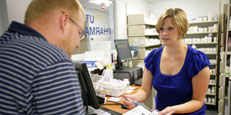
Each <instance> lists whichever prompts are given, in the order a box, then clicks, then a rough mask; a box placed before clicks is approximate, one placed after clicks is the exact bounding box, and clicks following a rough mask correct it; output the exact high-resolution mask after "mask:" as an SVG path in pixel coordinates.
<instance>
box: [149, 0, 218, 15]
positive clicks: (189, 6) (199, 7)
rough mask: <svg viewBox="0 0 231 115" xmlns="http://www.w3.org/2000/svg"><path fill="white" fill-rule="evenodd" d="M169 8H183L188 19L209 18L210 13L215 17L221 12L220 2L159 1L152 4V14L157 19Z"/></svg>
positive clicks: (193, 0) (197, 0)
mask: <svg viewBox="0 0 231 115" xmlns="http://www.w3.org/2000/svg"><path fill="white" fill-rule="evenodd" d="M167 8H182V9H183V10H184V11H185V12H186V14H187V17H188V19H191V18H192V17H199V16H208V13H209V12H211V13H212V16H215V15H217V14H218V11H219V0H159V1H154V2H150V12H151V14H154V15H155V17H157V18H159V16H160V14H161V13H162V12H163V11H164V10H166V9H167Z"/></svg>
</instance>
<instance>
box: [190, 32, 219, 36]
mask: <svg viewBox="0 0 231 115" xmlns="http://www.w3.org/2000/svg"><path fill="white" fill-rule="evenodd" d="M213 33H218V32H217V31H215V32H190V33H187V34H186V35H193V34H213Z"/></svg>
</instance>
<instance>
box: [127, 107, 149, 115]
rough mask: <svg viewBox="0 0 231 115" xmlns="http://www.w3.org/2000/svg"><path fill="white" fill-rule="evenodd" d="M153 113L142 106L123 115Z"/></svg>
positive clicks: (147, 114) (146, 114)
mask: <svg viewBox="0 0 231 115" xmlns="http://www.w3.org/2000/svg"><path fill="white" fill-rule="evenodd" d="M149 114H151V112H150V111H149V110H147V109H146V108H144V107H143V106H142V105H139V106H137V107H135V108H134V109H132V110H130V111H128V112H126V113H125V114H123V115H149Z"/></svg>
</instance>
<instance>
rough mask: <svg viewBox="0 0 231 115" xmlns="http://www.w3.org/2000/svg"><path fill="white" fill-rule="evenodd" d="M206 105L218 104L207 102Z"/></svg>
mask: <svg viewBox="0 0 231 115" xmlns="http://www.w3.org/2000/svg"><path fill="white" fill-rule="evenodd" d="M205 104H206V105H216V104H215V103H205Z"/></svg>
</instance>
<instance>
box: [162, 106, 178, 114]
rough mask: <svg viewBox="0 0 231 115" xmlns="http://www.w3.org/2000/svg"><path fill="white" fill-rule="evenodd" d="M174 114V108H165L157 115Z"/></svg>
mask: <svg viewBox="0 0 231 115" xmlns="http://www.w3.org/2000/svg"><path fill="white" fill-rule="evenodd" d="M174 112H175V109H174V107H166V108H165V109H163V110H162V111H160V112H159V114H158V115H172V114H173V113H174Z"/></svg>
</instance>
